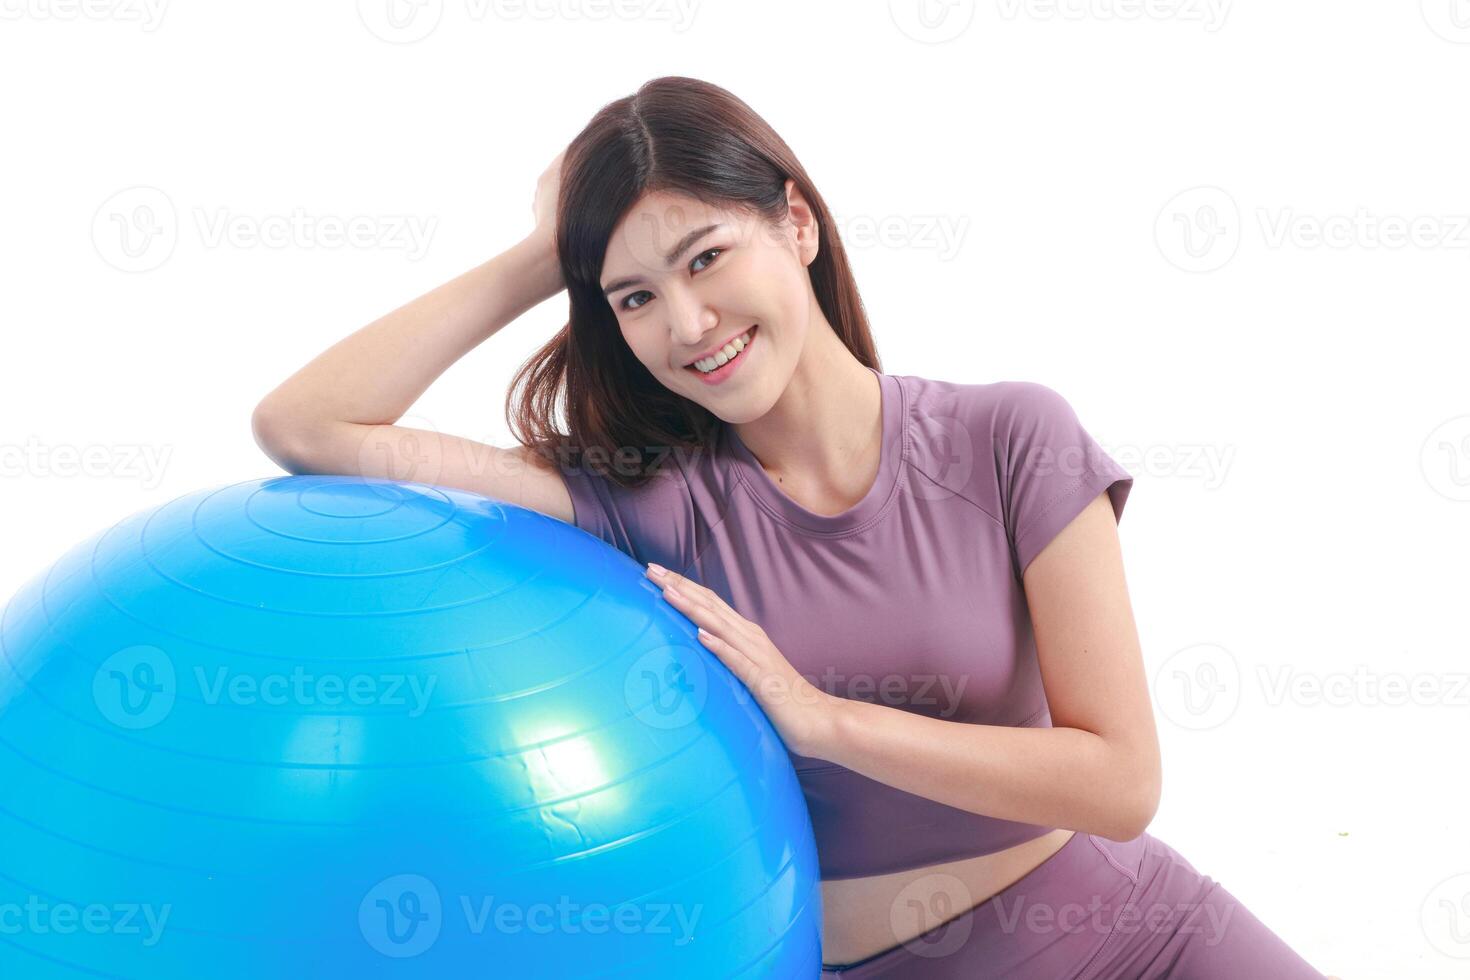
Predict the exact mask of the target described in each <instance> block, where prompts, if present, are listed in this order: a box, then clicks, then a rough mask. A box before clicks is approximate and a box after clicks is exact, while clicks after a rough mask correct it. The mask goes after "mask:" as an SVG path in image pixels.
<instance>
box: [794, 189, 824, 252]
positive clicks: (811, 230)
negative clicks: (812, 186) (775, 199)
mask: <svg viewBox="0 0 1470 980" xmlns="http://www.w3.org/2000/svg"><path fill="white" fill-rule="evenodd" d="M786 208H787V213H788V216H789V217H788V220H789V221H790V222H791V225H792V227H793V228H794V229H795V231H796V241H795V244H796V255H797V257H798V258H799V259H801V264H802V265H811V264H812V261H813V260H814V259H815V258H816V257H817V251H818V249H819V248H820V246H821V230H822V229H821V227H820V226H819V225H818V223H817V216H816V214H815V213H814V212H813V211H812V206H811V205H810V204H809V203H807V199H806V195H804V194H802V192H801V189H800V188H798V187H797V186H796V181H795V180H794V179H793V178H791V177H787V178H786Z"/></svg>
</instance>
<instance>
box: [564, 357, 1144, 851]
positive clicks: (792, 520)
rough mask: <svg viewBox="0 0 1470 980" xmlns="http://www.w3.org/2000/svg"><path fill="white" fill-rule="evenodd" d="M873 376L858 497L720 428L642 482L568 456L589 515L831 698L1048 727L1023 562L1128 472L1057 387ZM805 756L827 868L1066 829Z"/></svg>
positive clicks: (1115, 489)
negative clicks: (874, 395) (875, 421)
mask: <svg viewBox="0 0 1470 980" xmlns="http://www.w3.org/2000/svg"><path fill="white" fill-rule="evenodd" d="M870 370H872V369H870ZM873 373H874V374H876V375H877V376H878V380H879V382H880V385H881V389H882V401H883V445H882V459H881V462H880V464H879V468H878V478H877V480H876V481H875V482H874V484H873V486H872V488H871V489H870V490H869V491H868V493H867V495H866V496H865V497H863V499H862V500H860V501H858V503H857V504H855V505H854V506H853V507H851V508H850V509H849V510H847V511H844V512H843V513H841V514H836V515H830V516H827V515H820V514H816V513H813V512H812V511H809V510H807V509H806V508H805V507H803V506H802V505H800V504H798V503H797V502H796V501H795V500H793V499H791V498H790V497H788V496H787V495H786V494H785V492H783V491H782V490H781V489H780V488H779V486H778V485H777V484H776V483H775V481H774V480H772V479H771V477H770V476H768V475H767V474H766V472H765V470H763V469H762V468H761V465H760V463H759V462H758V461H757V460H756V458H755V456H754V455H753V454H752V453H751V452H750V450H749V449H747V448H746V447H745V445H744V444H743V443H742V442H741V441H740V438H739V436H738V435H737V434H736V432H735V430H734V429H733V428H732V427H730V426H725V425H722V426H720V428H719V434H718V436H717V438H716V440H715V444H714V445H713V446H712V447H710V448H709V449H707V450H705V451H700V452H690V453H685V454H680V453H672V454H671V455H670V456H668V457H667V458H666V460H665V461H664V465H663V467H662V469H661V470H660V471H659V475H657V476H655V477H654V478H653V479H651V480H650V481H649V482H648V483H646V484H645V485H644V486H642V487H639V488H638V489H636V490H632V491H629V490H625V489H623V488H621V487H619V486H618V485H617V484H615V483H613V482H612V481H610V480H608V479H606V478H604V477H601V476H599V475H597V474H593V473H589V472H587V471H586V470H585V468H583V467H568V466H565V465H564V466H563V467H562V473H563V475H564V476H565V478H566V484H567V489H568V491H569V492H570V494H571V497H572V503H573V506H574V508H575V523H576V526H577V527H579V528H581V529H583V530H585V531H587V532H588V533H590V534H593V535H595V536H597V537H599V538H601V539H602V540H603V541H606V542H607V543H609V544H611V545H613V546H614V547H616V548H618V549H620V550H621V551H623V552H625V553H627V554H628V555H630V556H631V557H632V558H634V559H635V560H636V561H638V562H640V563H644V562H649V561H654V562H658V563H659V564H661V565H663V566H665V567H667V568H670V569H673V570H674V571H677V572H679V573H680V574H683V575H686V576H688V577H690V578H692V579H694V580H695V581H697V582H700V583H701V584H703V585H704V586H706V587H707V588H709V589H711V590H712V591H714V592H716V593H718V594H719V595H720V597H721V598H723V599H724V600H725V602H727V603H729V604H730V606H731V608H733V609H734V610H735V611H736V612H738V613H740V615H742V616H744V617H745V618H746V619H749V620H751V621H753V622H755V623H757V624H759V625H760V626H761V627H762V628H763V629H764V630H765V631H766V633H767V635H768V636H770V638H771V640H772V642H774V643H775V645H776V647H777V648H778V649H779V650H780V651H781V652H782V653H783V654H784V655H785V656H786V658H787V659H788V660H789V661H790V662H791V663H792V665H793V666H795V668H796V669H797V671H799V672H800V673H801V674H803V675H804V676H806V678H807V679H808V680H810V681H812V683H813V684H815V685H816V686H817V687H819V688H821V689H822V690H825V691H827V692H828V693H831V694H835V695H839V696H841V697H849V698H853V699H856V700H863V701H869V702H874V703H878V704H884V705H890V706H892V707H894V708H896V709H899V710H904V711H913V712H917V713H919V714H924V715H928V716H930V717H935V718H941V719H944V720H948V721H956V722H965V723H973V724H984V725H1011V726H1025V727H1050V725H1051V715H1050V712H1049V711H1048V708H1047V703H1046V694H1045V691H1044V689H1043V688H1042V684H1041V675H1040V671H1039V668H1038V664H1037V660H1036V646H1035V640H1034V637H1033V635H1032V630H1031V618H1030V615H1029V613H1028V610H1027V606H1026V597H1025V592H1024V589H1023V588H1022V584H1021V574H1022V572H1024V571H1025V569H1026V566H1027V565H1029V564H1030V563H1031V560H1032V559H1033V558H1034V557H1035V556H1036V555H1037V553H1038V552H1040V551H1041V549H1042V548H1043V547H1044V546H1045V545H1046V544H1047V542H1049V541H1051V539H1052V538H1053V537H1055V536H1056V534H1057V532H1058V531H1060V530H1061V529H1062V528H1063V527H1065V526H1066V525H1067V523H1068V522H1070V521H1071V520H1072V518H1073V517H1075V516H1076V515H1077V514H1078V513H1079V512H1080V511H1081V510H1082V509H1083V507H1085V506H1086V505H1087V504H1088V503H1089V502H1090V501H1091V500H1093V499H1094V498H1095V497H1096V496H1097V495H1098V494H1099V493H1101V492H1102V491H1103V490H1107V492H1108V494H1109V498H1110V501H1111V503H1112V507H1113V513H1114V516H1115V518H1117V519H1121V517H1122V513H1123V503H1124V501H1125V500H1127V498H1128V492H1129V490H1130V489H1131V488H1132V485H1133V478H1132V477H1131V476H1130V475H1129V474H1128V471H1127V470H1125V469H1123V467H1121V466H1120V465H1119V464H1118V463H1117V462H1116V461H1115V460H1113V459H1112V458H1111V457H1110V456H1108V455H1107V454H1106V453H1105V452H1104V451H1103V450H1102V448H1101V447H1100V446H1099V445H1098V443H1097V442H1096V441H1095V440H1094V439H1093V438H1092V436H1091V435H1089V433H1088V432H1087V430H1086V429H1084V428H1083V426H1082V425H1081V423H1080V422H1079V421H1078V418H1077V416H1076V414H1075V413H1074V412H1073V410H1072V408H1071V406H1070V405H1069V404H1068V403H1067V402H1066V400H1064V399H1063V398H1062V396H1061V395H1059V394H1057V393H1056V392H1055V391H1053V390H1052V389H1050V388H1048V387H1046V386H1044V385H1041V384H1037V383H1034V382H1029V381H997V382H992V383H988V384H962V383H958V382H950V381H936V380H931V379H927V378H919V377H913V376H909V375H889V374H883V373H881V372H878V371H874V372H873ZM791 762H792V764H793V766H795V768H796V771H797V775H798V777H799V779H800V782H801V786H802V790H803V792H804V793H805V795H806V802H807V808H808V810H809V812H810V813H811V818H812V826H813V829H814V831H815V833H816V842H817V852H818V856H819V858H820V864H821V875H822V877H823V878H824V879H840V878H855V877H861V876H865V875H875V874H886V873H889V872H894V871H902V870H907V869H909V868H916V867H922V866H926V865H931V864H936V863H940V862H944V861H952V860H957V859H960V858H965V857H973V856H975V855H979V854H988V853H990V852H992V851H998V850H1002V849H1004V848H1007V847H1010V846H1012V845H1015V844H1019V843H1021V842H1023V841H1026V840H1030V839H1031V838H1034V837H1039V836H1041V835H1042V834H1044V833H1047V832H1048V831H1050V830H1052V829H1053V828H1051V827H1044V826H1038V825H1035V824H1028V823H1018V822H1015V821H1010V820H999V819H996V818H993V817H988V816H981V815H979V814H975V813H969V812H967V811H965V810H961V809H958V808H956V807H951V806H947V805H945V804H942V803H938V802H935V801H933V800H929V799H925V798H924V797H921V796H917V795H915V794H912V793H906V792H904V791H902V790H899V789H896V788H894V787H892V786H889V785H887V784H885V783H881V782H878V781H877V780H873V779H870V778H868V777H867V776H863V775H861V774H859V773H856V772H853V771H852V770H850V769H847V768H845V767H843V766H839V765H834V764H832V763H830V762H828V761H826V760H823V759H817V758H811V757H807V756H801V755H797V754H795V753H792V754H791Z"/></svg>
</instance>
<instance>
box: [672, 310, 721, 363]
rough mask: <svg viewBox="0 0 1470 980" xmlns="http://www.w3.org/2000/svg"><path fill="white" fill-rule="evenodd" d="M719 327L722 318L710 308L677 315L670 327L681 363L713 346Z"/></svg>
mask: <svg viewBox="0 0 1470 980" xmlns="http://www.w3.org/2000/svg"><path fill="white" fill-rule="evenodd" d="M719 327H720V318H719V317H718V316H716V315H715V312H714V310H711V309H709V308H708V307H704V308H702V309H692V310H687V311H685V312H684V313H682V314H676V315H675V317H674V321H673V323H672V324H671V325H670V327H669V336H670V338H671V341H672V343H673V345H674V349H675V350H676V351H677V352H679V358H680V363H683V362H684V360H686V359H688V358H689V357H692V356H693V355H694V354H696V353H698V352H699V351H702V350H704V349H705V348H706V347H708V346H710V345H711V344H713V343H714V342H715V341H714V336H715V334H716V333H717V332H718V331H719Z"/></svg>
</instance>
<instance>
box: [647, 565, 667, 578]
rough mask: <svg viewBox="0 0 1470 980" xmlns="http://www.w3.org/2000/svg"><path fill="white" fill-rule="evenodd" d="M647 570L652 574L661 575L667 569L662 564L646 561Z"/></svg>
mask: <svg viewBox="0 0 1470 980" xmlns="http://www.w3.org/2000/svg"><path fill="white" fill-rule="evenodd" d="M648 571H649V573H650V574H652V575H663V574H664V573H665V572H667V571H668V569H667V568H665V567H663V566H662V565H657V564H654V563H653V562H649V563H648Z"/></svg>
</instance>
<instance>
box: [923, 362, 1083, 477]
mask: <svg viewBox="0 0 1470 980" xmlns="http://www.w3.org/2000/svg"><path fill="white" fill-rule="evenodd" d="M899 383H900V384H901V385H902V386H903V389H904V392H905V395H906V401H907V403H908V419H907V424H908V428H909V436H910V444H911V449H912V450H913V454H912V461H913V462H914V464H915V465H918V466H926V465H928V466H932V464H933V463H934V461H935V459H936V458H937V457H942V456H949V457H952V456H953V455H954V454H955V453H956V452H962V451H968V452H971V453H974V454H978V455H980V456H983V457H986V458H994V457H996V456H1000V457H1002V458H1004V457H1005V456H1006V455H1007V451H1008V450H1012V449H1015V448H1017V447H1018V446H1020V445H1021V444H1023V443H1026V442H1027V441H1029V440H1032V439H1034V438H1036V437H1037V436H1038V435H1043V434H1044V433H1045V432H1047V431H1050V430H1055V429H1056V428H1057V427H1058V426H1059V425H1060V426H1062V427H1067V426H1071V425H1075V424H1076V422H1077V415H1076V412H1075V411H1074V410H1073V408H1072V405H1071V404H1070V403H1069V402H1068V401H1067V399H1066V398H1064V397H1063V396H1062V395H1061V393H1060V392H1058V391H1056V390H1055V389H1054V388H1051V387H1048V386H1047V385H1044V384H1042V383H1040V382H1037V381H989V382H961V381H944V380H939V379H936V378H921V377H917V376H914V375H903V376H901V377H899Z"/></svg>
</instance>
